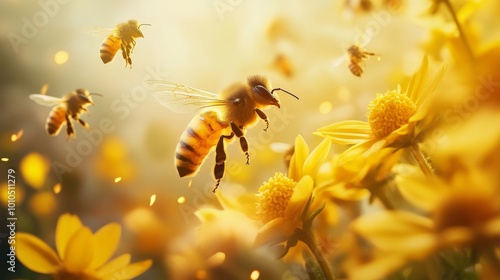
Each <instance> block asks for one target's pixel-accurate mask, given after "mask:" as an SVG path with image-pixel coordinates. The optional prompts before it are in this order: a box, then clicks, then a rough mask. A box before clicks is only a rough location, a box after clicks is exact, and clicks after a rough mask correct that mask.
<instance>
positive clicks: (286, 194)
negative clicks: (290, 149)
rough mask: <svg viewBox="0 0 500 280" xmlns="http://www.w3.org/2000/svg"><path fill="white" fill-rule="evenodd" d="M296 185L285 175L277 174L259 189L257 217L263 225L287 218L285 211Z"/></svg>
mask: <svg viewBox="0 0 500 280" xmlns="http://www.w3.org/2000/svg"><path fill="white" fill-rule="evenodd" d="M296 185H297V182H295V181H294V180H292V179H290V178H288V177H286V176H285V175H284V174H283V173H276V174H275V175H274V177H272V178H271V179H269V181H267V182H265V183H264V184H263V185H262V186H261V187H260V188H259V192H258V194H257V198H258V201H257V215H258V216H259V217H260V219H261V221H262V223H263V224H265V223H267V222H269V221H271V220H273V219H276V218H279V217H285V210H286V208H287V206H288V202H289V201H290V198H291V197H292V194H293V191H294V188H295V186H296Z"/></svg>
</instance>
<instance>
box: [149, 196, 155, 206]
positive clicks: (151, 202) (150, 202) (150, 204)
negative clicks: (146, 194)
mask: <svg viewBox="0 0 500 280" xmlns="http://www.w3.org/2000/svg"><path fill="white" fill-rule="evenodd" d="M155 201H156V194H153V195H151V198H150V199H149V206H153V204H154V203H155Z"/></svg>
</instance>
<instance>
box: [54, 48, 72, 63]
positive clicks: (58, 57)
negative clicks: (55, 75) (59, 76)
mask: <svg viewBox="0 0 500 280" xmlns="http://www.w3.org/2000/svg"><path fill="white" fill-rule="evenodd" d="M68 59H69V54H68V53H67V52H65V51H58V52H56V54H55V55H54V61H55V62H56V64H58V65H61V64H64V63H66V62H67V61H68Z"/></svg>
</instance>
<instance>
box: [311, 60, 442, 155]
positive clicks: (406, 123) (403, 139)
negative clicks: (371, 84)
mask: <svg viewBox="0 0 500 280" xmlns="http://www.w3.org/2000/svg"><path fill="white" fill-rule="evenodd" d="M428 66H429V62H428V59H427V57H424V58H423V60H422V63H421V65H420V68H419V70H418V71H417V72H416V73H415V74H414V75H413V76H412V77H411V79H410V82H409V83H408V87H407V89H406V90H405V91H404V92H401V90H400V87H399V86H398V88H397V89H395V90H390V91H388V92H387V93H385V94H378V95H377V96H376V98H375V99H374V100H373V101H372V102H371V103H370V105H369V113H368V121H367V122H364V121H357V120H347V121H341V122H338V123H334V124H331V125H328V126H325V127H322V128H319V129H318V130H317V131H316V132H315V134H317V135H320V136H323V137H327V138H330V139H332V141H333V142H334V143H337V144H339V145H354V146H352V147H351V148H350V149H348V150H347V151H346V153H344V155H345V156H346V157H348V158H353V157H354V158H355V157H357V156H359V155H360V154H363V153H365V152H366V151H367V150H369V149H371V148H373V147H376V148H377V149H382V148H386V147H392V148H398V149H400V148H407V147H409V146H412V145H413V144H415V143H418V141H420V140H421V138H422V136H423V135H424V133H426V132H428V130H429V128H430V127H431V124H433V122H434V121H435V118H434V115H433V114H429V109H428V106H427V103H428V101H429V96H430V93H431V92H432V91H433V90H434V88H435V87H436V85H437V83H438V81H439V80H440V78H441V74H442V72H443V71H439V72H438V74H437V75H436V76H435V77H434V78H433V79H432V80H428V79H427V78H428V77H427V76H428V73H427V72H428ZM378 142H381V145H380V144H378Z"/></svg>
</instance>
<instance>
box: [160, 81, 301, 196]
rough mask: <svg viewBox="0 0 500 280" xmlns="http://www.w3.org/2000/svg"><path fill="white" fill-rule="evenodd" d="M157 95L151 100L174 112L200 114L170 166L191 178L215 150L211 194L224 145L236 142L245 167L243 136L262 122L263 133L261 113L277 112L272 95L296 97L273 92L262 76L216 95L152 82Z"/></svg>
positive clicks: (219, 173) (219, 172) (217, 179)
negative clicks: (271, 109)
mask: <svg viewBox="0 0 500 280" xmlns="http://www.w3.org/2000/svg"><path fill="white" fill-rule="evenodd" d="M154 83H157V84H158V85H159V91H157V92H155V93H153V96H154V97H155V98H156V99H157V101H158V102H159V103H160V104H162V105H163V106H165V107H167V108H169V109H171V110H172V111H174V112H185V111H186V110H187V109H189V108H190V107H191V108H192V109H193V108H194V109H197V110H201V111H200V112H199V114H197V115H196V116H195V117H194V118H193V119H192V120H191V122H190V123H189V125H188V127H187V129H186V130H185V131H184V133H183V134H182V135H181V137H180V140H179V143H178V144H177V147H176V151H175V159H174V163H175V165H176V167H177V171H178V173H179V176H180V177H185V176H194V175H195V174H196V173H197V171H198V169H199V167H200V166H201V164H202V163H203V161H204V160H205V158H206V157H207V155H208V153H210V151H211V150H212V149H213V148H214V147H215V167H214V169H213V175H214V178H215V188H214V189H213V190H212V191H213V192H215V190H216V189H217V188H218V186H219V184H220V181H221V179H222V177H223V176H224V168H225V161H226V152H225V143H224V142H225V141H228V142H230V141H232V140H233V139H234V136H236V138H238V139H239V142H240V147H241V149H242V151H243V153H245V156H246V163H247V164H249V159H250V156H249V154H248V142H247V140H246V138H245V132H246V130H247V129H248V128H250V127H252V126H254V125H255V124H256V123H257V121H258V119H259V118H260V119H262V120H263V121H264V122H265V124H266V127H265V128H264V131H267V129H268V127H269V120H268V118H267V116H266V114H265V113H264V112H263V111H262V110H263V109H265V108H268V107H269V106H273V105H274V106H276V107H278V108H280V102H279V97H278V95H277V93H276V91H283V92H285V93H287V94H289V95H291V96H293V97H295V98H297V99H299V98H298V97H297V96H296V95H294V94H292V93H291V92H289V91H287V90H284V89H282V88H273V87H272V86H271V82H270V81H269V80H268V79H266V78H265V77H263V76H259V75H255V76H250V77H248V79H247V80H246V82H244V83H243V82H240V83H236V84H233V85H231V86H229V87H228V88H226V89H225V90H223V91H222V92H221V93H220V94H215V93H211V92H207V91H204V90H199V89H196V88H192V87H188V86H184V85H178V84H175V83H171V82H166V81H154Z"/></svg>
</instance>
